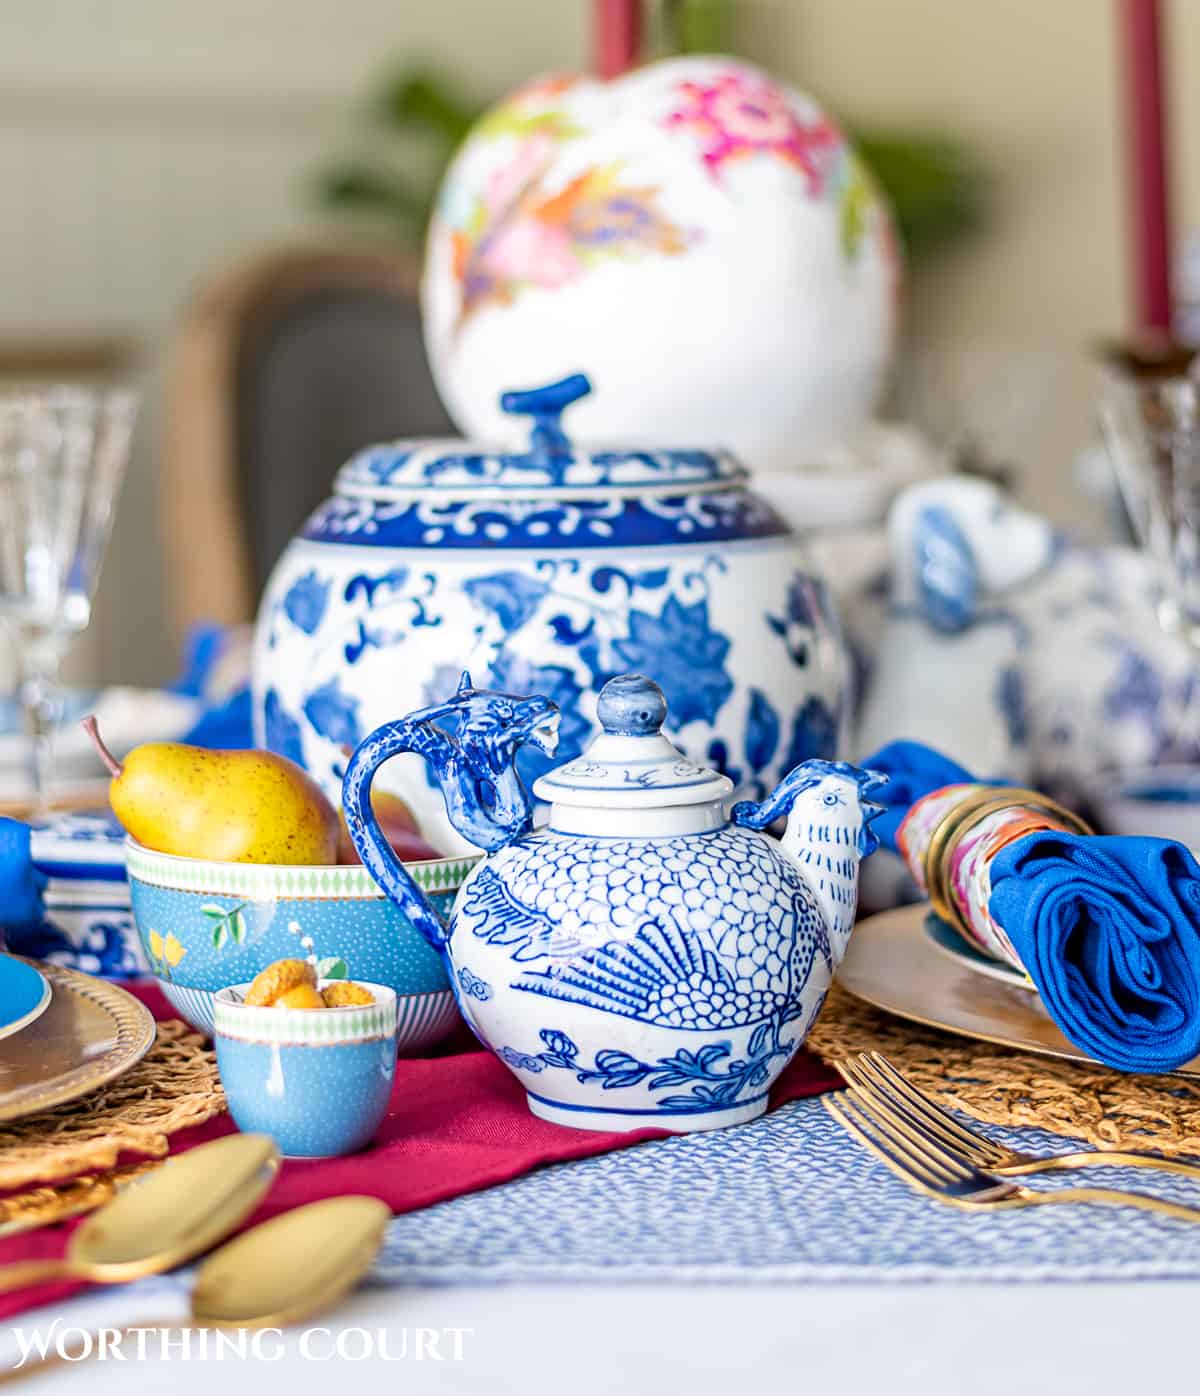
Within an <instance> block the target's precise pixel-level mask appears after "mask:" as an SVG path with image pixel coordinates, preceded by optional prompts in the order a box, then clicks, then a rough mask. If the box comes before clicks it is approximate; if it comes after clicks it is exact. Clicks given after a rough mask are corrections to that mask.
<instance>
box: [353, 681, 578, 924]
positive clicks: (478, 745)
mask: <svg viewBox="0 0 1200 1396" xmlns="http://www.w3.org/2000/svg"><path fill="white" fill-rule="evenodd" d="M441 722H450V723H454V724H456V730H455V731H454V732H447V731H446V730H444V728H443V727H441V726H439V723H441ZM558 722H559V711H558V708H557V707H556V706H555V704H554V703H552V702H551V701H550V700H549V699H548V698H541V697H532V698H522V697H517V696H515V695H513V694H509V693H492V692H488V691H487V690H483V689H476V688H475V687H474V686H473V685H472V683H471V676H470V674H467V673H464V674H463V676H462V680H461V682H460V683H459V686H458V691H457V692H456V693H455V694H454V696H453V697H452V698H450V699H448V700H447V701H446V702H444V703H436V704H434V705H433V706H431V707H428V708H421V709H420V710H418V711H417V712H414V713H409V715H408V716H407V717H402V718H399V719H397V720H396V721H395V722H385V723H384V724H383V726H382V727H377V728H376V729H375V730H374V731H373V732H372V733H371V734H370V735H369V736H368V737H366V738H365V739H364V740H363V741H362V742H361V743H360V745H359V746H358V748H357V750H356V751H355V752H354V755H353V756H352V757H351V758H350V762H349V764H348V765H347V767H346V775H345V779H344V780H343V781H342V807H343V809H344V810H345V813H346V828H347V829H348V830H349V833H350V840H351V842H352V843H353V844H354V847H355V849H356V850H357V852H358V856H359V857H360V858H361V859H362V861H363V866H364V867H365V868H366V869H367V871H368V872H369V873H370V874H371V876H372V877H373V878H374V879H375V881H376V882H377V883H378V884H379V886H380V887H381V888H382V889H383V891H384V892H385V893H386V894H387V896H388V897H390V898H391V900H392V901H393V902H395V903H396V905H397V906H398V907H399V908H400V909H401V910H402V911H403V912H404V913H405V914H406V915H407V916H408V918H409V919H410V920H411V921H412V923H413V925H414V926H416V928H417V929H418V930H419V931H420V932H421V934H422V935H423V936H424V937H425V939H426V940H427V941H428V942H429V943H430V945H432V946H433V947H434V949H437V950H440V949H441V948H442V947H443V946H444V945H445V943H446V940H447V937H448V932H447V927H446V925H445V924H444V923H443V921H442V919H441V917H440V916H439V915H438V913H437V911H436V910H435V909H434V907H433V904H432V903H431V902H430V901H429V899H428V898H427V897H426V896H425V894H424V892H422V891H421V889H420V888H419V887H418V886H417V884H416V882H415V881H414V880H413V878H412V877H411V876H410V875H409V874H408V872H407V871H406V870H405V868H404V865H403V863H402V862H401V861H400V859H399V858H398V857H397V856H396V853H395V850H394V849H393V848H392V846H391V844H389V843H388V841H387V839H386V838H385V837H384V834H383V830H382V829H381V828H380V827H379V820H378V819H377V818H376V815H375V811H374V809H373V808H372V806H371V782H372V781H373V780H374V778H375V773H376V772H377V771H378V770H379V767H380V766H382V765H383V763H384V762H385V761H388V760H390V759H391V758H392V757H393V756H399V755H400V754H401V753H402V752H415V753H416V754H417V755H418V756H422V757H424V759H425V761H426V763H427V764H428V766H429V768H430V770H431V771H432V772H433V775H434V777H435V778H436V780H437V782H438V785H439V786H440V787H441V791H442V798H443V799H444V800H445V802H446V813H447V815H448V816H449V819H450V822H451V823H452V824H453V825H454V827H455V828H456V829H457V830H458V832H459V833H460V834H461V835H462V836H463V838H465V839H467V840H468V841H469V842H471V843H473V844H476V845H477V846H478V847H480V848H482V849H484V850H485V851H486V852H489V853H490V852H493V851H494V850H495V849H497V848H503V847H504V845H505V844H508V843H512V842H513V840H514V839H518V838H520V837H521V836H522V835H524V834H527V833H528V832H529V830H530V828H531V827H532V823H533V817H532V805H531V803H530V799H529V794H528V792H527V791H526V789H525V786H524V785H523V783H522V781H521V778H520V776H519V775H518V774H517V768H516V755H517V752H518V750H519V749H520V748H521V747H522V746H524V745H526V744H527V743H529V744H531V745H533V746H536V747H538V748H539V749H540V750H541V751H543V752H544V753H545V754H546V755H547V756H552V755H553V754H554V751H555V748H556V747H557V745H558Z"/></svg>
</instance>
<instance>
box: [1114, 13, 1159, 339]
mask: <svg viewBox="0 0 1200 1396" xmlns="http://www.w3.org/2000/svg"><path fill="white" fill-rule="evenodd" d="M1117 8H1118V12H1119V18H1120V31H1121V32H1120V39H1121V44H1120V47H1121V57H1122V67H1123V70H1124V71H1123V79H1124V88H1125V138H1126V161H1127V166H1128V171H1127V188H1128V206H1129V238H1130V248H1131V251H1132V288H1131V289H1132V291H1133V296H1134V305H1135V310H1136V316H1137V329H1139V330H1142V331H1150V332H1152V333H1155V334H1167V333H1168V332H1169V331H1170V328H1171V218H1170V196H1169V184H1168V178H1167V140H1166V96H1165V90H1164V81H1163V67H1162V47H1163V45H1162V34H1163V24H1162V9H1161V5H1160V0H1117Z"/></svg>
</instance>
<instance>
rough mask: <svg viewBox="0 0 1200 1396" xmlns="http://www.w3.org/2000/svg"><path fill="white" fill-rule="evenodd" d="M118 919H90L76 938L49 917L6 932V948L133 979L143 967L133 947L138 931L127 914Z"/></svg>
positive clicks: (86, 971) (104, 976)
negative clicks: (31, 924) (32, 924)
mask: <svg viewBox="0 0 1200 1396" xmlns="http://www.w3.org/2000/svg"><path fill="white" fill-rule="evenodd" d="M114 914H115V915H116V916H117V918H118V919H117V920H114V921H105V920H95V921H89V922H88V924H87V927H86V929H85V930H84V931H83V932H82V934H81V935H80V936H79V937H78V938H73V937H71V936H70V935H68V934H67V932H66V931H64V930H63V929H62V928H61V927H60V926H58V925H56V924H55V922H54V921H53V920H52V919H47V920H44V921H41V922H39V923H38V924H37V925H35V926H24V927H20V928H18V929H15V930H10V931H9V932H8V948H9V949H10V950H11V951H13V952H14V953H15V954H18V955H27V956H29V958H30V959H33V960H48V961H49V962H50V963H51V964H56V965H65V966H66V967H67V968H68V969H77V970H80V971H82V972H83V973H84V974H95V975H99V976H100V977H101V978H102V979H136V978H138V977H140V976H142V975H144V974H145V973H146V968H145V966H144V965H143V964H142V962H141V961H140V960H139V959H138V957H137V954H136V953H135V951H134V950H133V946H134V945H135V944H136V943H137V931H136V930H135V929H134V926H133V922H132V920H131V919H130V917H129V916H128V914H125V915H124V916H122V914H121V913H120V912H119V911H118V912H115V913H114Z"/></svg>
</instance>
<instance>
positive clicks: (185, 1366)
mask: <svg viewBox="0 0 1200 1396" xmlns="http://www.w3.org/2000/svg"><path fill="white" fill-rule="evenodd" d="M1198 1311H1200V1284H1196V1283H1192V1282H1188V1283H1181V1282H1176V1283H1167V1284H1159V1283H1147V1282H1142V1283H1138V1284H1086V1285H1084V1284H1079V1285H1077V1284H1061V1285H1044V1284H1040V1285H961V1284H960V1285H954V1286H949V1285H940V1284H938V1285H904V1286H894V1287H892V1286H884V1285H821V1286H811V1285H806V1286H791V1285H778V1286H772V1287H769V1288H765V1287H744V1288H730V1287H724V1286H696V1287H656V1286H635V1287H629V1288H625V1287H616V1286H611V1285H606V1286H581V1285H568V1286H563V1287H558V1288H553V1287H549V1286H544V1285H522V1286H515V1287H512V1286H494V1285H489V1286H481V1287H469V1288H449V1289H448V1288H428V1289H426V1288H422V1289H412V1290H395V1289H393V1290H386V1291H374V1292H366V1293H363V1294H360V1295H357V1296H355V1297H354V1299H353V1300H352V1301H350V1302H348V1303H346V1304H344V1305H343V1306H342V1307H341V1308H340V1309H339V1310H338V1311H337V1313H336V1314H335V1315H331V1316H327V1317H326V1318H325V1319H323V1320H321V1319H318V1320H315V1321H314V1322H315V1323H318V1324H320V1323H335V1324H336V1325H337V1326H338V1327H339V1328H350V1327H357V1328H363V1329H366V1330H368V1331H369V1332H371V1333H372V1334H374V1333H375V1332H376V1330H378V1329H380V1328H382V1329H385V1330H386V1331H387V1334H388V1342H389V1345H390V1347H391V1350H393V1351H399V1348H400V1344H401V1342H402V1341H403V1337H404V1333H403V1330H405V1329H407V1330H408V1337H409V1344H410V1347H411V1345H412V1341H413V1338H412V1335H413V1333H414V1330H416V1329H417V1328H431V1329H435V1330H444V1329H446V1328H450V1327H454V1328H468V1329H470V1330H471V1332H470V1333H468V1334H466V1335H465V1336H464V1354H465V1355H464V1360H463V1361H461V1362H451V1361H441V1362H434V1361H423V1362H419V1363H418V1362H415V1361H411V1360H403V1361H394V1362H387V1361H382V1360H379V1359H375V1360H370V1361H363V1362H353V1363H352V1362H337V1361H327V1362H322V1361H304V1360H302V1359H301V1358H300V1356H299V1355H298V1353H297V1351H296V1346H297V1340H296V1338H295V1337H294V1336H293V1337H292V1338H291V1339H290V1340H289V1341H287V1342H286V1343H285V1347H286V1351H285V1353H284V1355H283V1356H282V1357H281V1358H280V1359H279V1360H270V1361H265V1360H264V1361H257V1362H256V1361H253V1360H246V1361H244V1362H243V1361H239V1360H237V1359H231V1358H226V1359H224V1360H223V1361H221V1362H219V1363H218V1362H217V1361H214V1360H209V1361H206V1362H198V1361H193V1362H183V1361H180V1360H178V1359H174V1360H171V1361H169V1362H167V1363H164V1362H160V1361H152V1362H147V1363H145V1364H139V1365H135V1364H133V1363H130V1362H124V1363H121V1362H107V1363H98V1362H91V1363H89V1364H87V1365H86V1366H84V1365H83V1364H80V1365H79V1366H78V1367H76V1368H73V1369H62V1368H58V1369H55V1370H53V1371H50V1372H46V1373H45V1374H43V1375H41V1376H39V1377H37V1378H33V1379H31V1380H30V1381H29V1383H28V1389H29V1390H30V1391H31V1392H32V1391H37V1392H39V1393H44V1396H67V1393H69V1392H82V1391H86V1392H87V1393H88V1396H109V1394H110V1393H111V1396H129V1394H130V1393H141V1392H145V1393H154V1396H158V1393H160V1392H164V1391H170V1392H171V1393H172V1396H193V1393H195V1396H213V1393H214V1392H219V1393H220V1396H242V1393H246V1394H247V1396H261V1394H262V1393H263V1392H264V1391H266V1390H268V1389H269V1390H270V1391H273V1392H287V1393H288V1396H310V1394H311V1396H318V1394H319V1396H330V1392H331V1387H330V1382H331V1381H335V1380H336V1382H337V1383H338V1385H337V1387H336V1392H337V1396H369V1393H374V1392H387V1393H389V1396H400V1393H414V1396H441V1393H462V1394H463V1396H484V1393H486V1396H640V1394H641V1393H646V1396H672V1394H673V1393H676V1392H679V1393H686V1394H687V1396H749V1393H750V1391H751V1390H752V1389H754V1388H751V1387H750V1386H749V1384H748V1383H749V1382H751V1381H753V1382H754V1383H758V1384H761V1389H762V1390H763V1391H769V1392H778V1393H786V1396H815V1393H821V1396H835V1393H855V1392H864V1393H867V1392H870V1393H873V1394H874V1393H878V1396H905V1394H906V1393H913V1396H938V1394H939V1393H942V1392H945V1393H953V1396H993V1393H995V1396H1018V1394H1019V1396H1025V1393H1050V1392H1053V1393H1054V1396H1073V1393H1076V1392H1078V1393H1080V1394H1081V1396H1083V1393H1087V1396H1098V1394H1099V1393H1106V1392H1133V1393H1145V1394H1146V1396H1149V1393H1153V1392H1158V1391H1168V1390H1176V1391H1186V1390H1190V1389H1191V1386H1192V1384H1193V1383H1194V1374H1195V1371H1196V1343H1197V1339H1196V1333H1197V1320H1196V1315H1197V1312H1198ZM267 1383H269V1386H268V1385H266V1384H267ZM349 1383H353V1384H352V1385H350V1384H349Z"/></svg>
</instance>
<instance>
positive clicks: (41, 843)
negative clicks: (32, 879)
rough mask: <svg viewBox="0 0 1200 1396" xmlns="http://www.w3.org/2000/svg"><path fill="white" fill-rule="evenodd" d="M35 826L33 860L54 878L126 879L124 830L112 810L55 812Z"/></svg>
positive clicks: (31, 851)
mask: <svg viewBox="0 0 1200 1396" xmlns="http://www.w3.org/2000/svg"><path fill="white" fill-rule="evenodd" d="M32 829H33V832H32V834H31V835H30V839H29V848H30V853H31V854H32V857H33V862H34V864H35V866H36V867H37V868H38V869H39V870H40V871H41V872H43V873H45V875H46V876H47V877H48V878H49V879H50V880H51V881H52V882H57V881H60V880H61V881H86V882H124V881H125V830H124V829H122V828H121V826H120V824H119V823H118V822H117V818H116V816H115V815H114V814H112V812H111V811H107V810H97V811H95V812H91V813H88V814H53V815H50V816H49V818H47V819H44V820H40V821H37V822H35V823H34V824H33V825H32Z"/></svg>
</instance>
